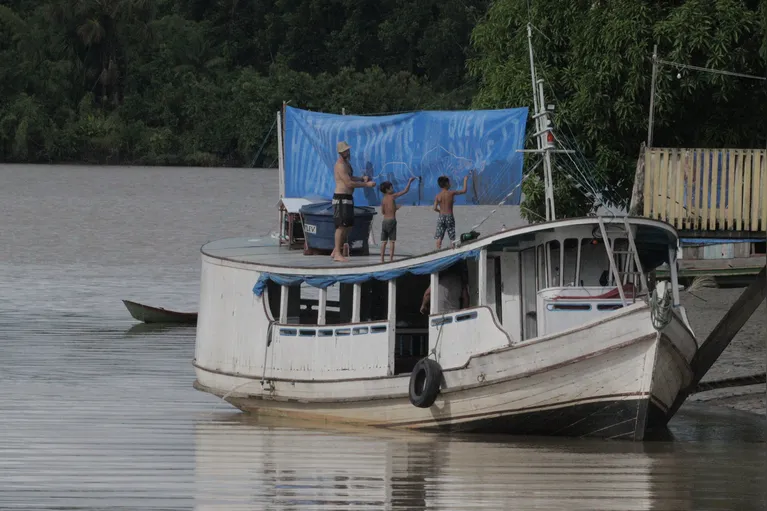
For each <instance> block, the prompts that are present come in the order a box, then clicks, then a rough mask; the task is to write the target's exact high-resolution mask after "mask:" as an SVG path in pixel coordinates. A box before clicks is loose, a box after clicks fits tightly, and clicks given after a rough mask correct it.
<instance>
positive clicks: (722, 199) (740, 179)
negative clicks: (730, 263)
mask: <svg viewBox="0 0 767 511" xmlns="http://www.w3.org/2000/svg"><path fill="white" fill-rule="evenodd" d="M644 158H645V166H644V216H646V217H649V218H656V219H660V220H664V221H666V222H668V223H670V224H671V225H673V226H674V227H676V228H677V229H682V230H702V231H751V232H763V231H765V230H766V229H767V151H765V150H764V149H679V148H658V147H652V148H647V149H645V153H644Z"/></svg>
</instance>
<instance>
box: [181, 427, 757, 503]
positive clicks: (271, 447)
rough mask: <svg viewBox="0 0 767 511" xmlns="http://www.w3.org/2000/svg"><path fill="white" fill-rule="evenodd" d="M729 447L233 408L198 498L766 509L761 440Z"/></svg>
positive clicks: (199, 463) (201, 464)
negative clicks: (315, 420)
mask: <svg viewBox="0 0 767 511" xmlns="http://www.w3.org/2000/svg"><path fill="white" fill-rule="evenodd" d="M722 445H723V446H724V445H727V446H728V449H729V454H728V455H727V456H722V454H723V452H722V451H719V452H718V453H717V455H716V459H717V463H716V465H714V466H712V464H711V463H710V460H711V453H710V452H711V451H710V447H707V446H704V445H699V444H674V443H666V442H663V443H653V442H646V443H629V442H603V441H575V442H573V441H565V440H545V439H526V440H519V439H504V438H503V437H484V438H480V437H476V436H467V437H455V436H453V437H449V436H441V435H421V434H409V433H397V432H391V431H379V430H372V431H371V430H367V429H366V430H357V429H352V428H348V429H346V428H344V429H337V428H336V429H327V427H325V428H324V429H319V428H318V429H307V428H304V429H296V428H295V423H293V424H290V423H287V422H284V421H281V420H277V419H267V418H261V419H259V418H252V417H248V416H244V415H239V414H232V415H226V414H224V415H220V416H218V417H216V419H215V420H214V421H213V422H207V421H206V422H200V423H198V424H197V426H196V432H195V490H196V491H195V507H196V509H200V510H219V509H259V508H262V506H263V505H265V504H267V503H269V504H270V508H272V507H273V508H275V509H337V508H342V507H343V508H354V509H426V508H435V509H533V508H534V509H538V508H540V509H583V510H602V509H605V510H606V509H621V510H632V509H669V510H672V509H673V510H687V509H689V510H692V509H703V508H706V509H762V506H761V503H763V502H764V501H765V490H764V488H763V483H762V481H763V480H764V479H763V478H764V475H763V468H764V463H765V455H764V451H763V449H762V447H763V445H761V444H756V447H757V449H756V450H753V449H751V448H749V447H748V444H740V445H735V446H733V445H730V444H722ZM715 450H716V449H715ZM714 482H716V483H714ZM722 497H725V498H722ZM736 504H737V505H736Z"/></svg>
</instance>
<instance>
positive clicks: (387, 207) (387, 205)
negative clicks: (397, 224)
mask: <svg viewBox="0 0 767 511" xmlns="http://www.w3.org/2000/svg"><path fill="white" fill-rule="evenodd" d="M381 214H382V215H383V217H384V218H395V217H396V214H397V205H396V203H395V202H394V195H393V194H391V193H387V194H385V195H384V197H383V199H382V200H381Z"/></svg>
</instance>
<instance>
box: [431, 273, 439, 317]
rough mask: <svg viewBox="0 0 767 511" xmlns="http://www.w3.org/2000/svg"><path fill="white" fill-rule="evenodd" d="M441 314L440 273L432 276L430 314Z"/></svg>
mask: <svg viewBox="0 0 767 511" xmlns="http://www.w3.org/2000/svg"><path fill="white" fill-rule="evenodd" d="M437 313H439V273H432V274H431V298H430V299H429V314H431V315H434V314H437Z"/></svg>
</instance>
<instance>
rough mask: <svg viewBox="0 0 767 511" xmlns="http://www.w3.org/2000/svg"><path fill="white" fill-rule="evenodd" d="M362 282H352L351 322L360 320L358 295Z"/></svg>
mask: <svg viewBox="0 0 767 511" xmlns="http://www.w3.org/2000/svg"><path fill="white" fill-rule="evenodd" d="M361 291H362V284H354V287H353V292H352V323H359V322H360V295H361V294H362V293H361Z"/></svg>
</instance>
